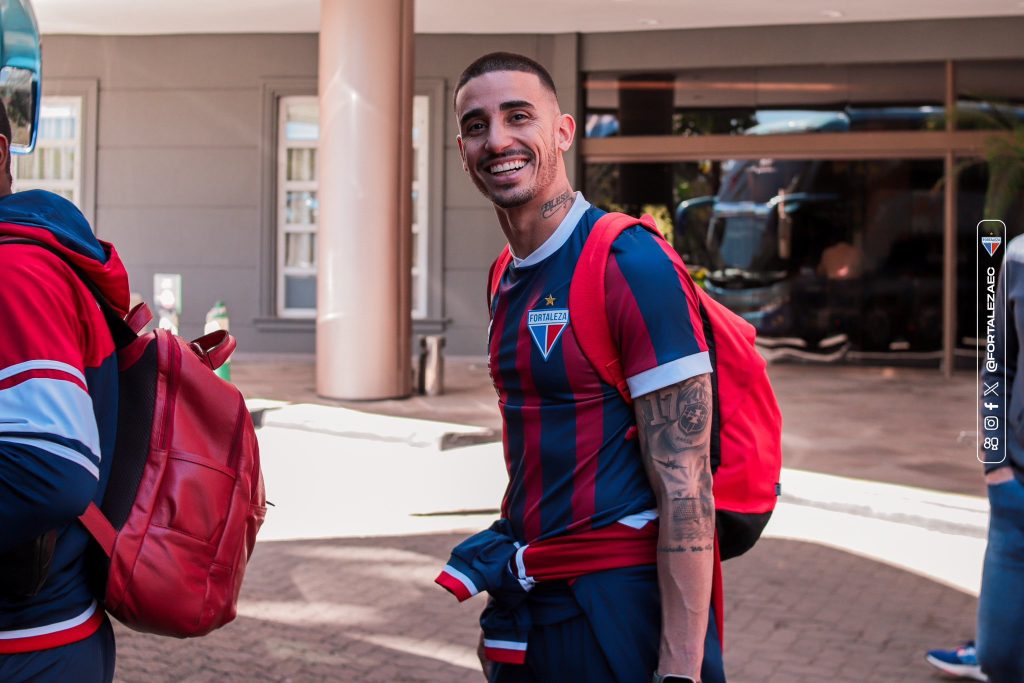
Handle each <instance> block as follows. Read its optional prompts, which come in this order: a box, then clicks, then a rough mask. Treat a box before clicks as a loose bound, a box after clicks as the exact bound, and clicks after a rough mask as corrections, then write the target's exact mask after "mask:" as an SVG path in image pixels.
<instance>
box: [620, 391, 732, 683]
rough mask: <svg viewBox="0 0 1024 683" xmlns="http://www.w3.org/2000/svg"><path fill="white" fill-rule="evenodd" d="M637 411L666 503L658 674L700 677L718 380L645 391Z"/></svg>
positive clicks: (661, 502)
mask: <svg viewBox="0 0 1024 683" xmlns="http://www.w3.org/2000/svg"><path fill="white" fill-rule="evenodd" d="M635 407H636V421H637V427H638V429H639V431H640V450H641V453H642V454H643V459H644V468H645V469H646V470H647V477H648V479H649V480H650V482H651V488H653V489H654V495H655V498H656V499H657V501H658V519H659V525H660V526H659V532H658V585H659V587H660V589H661V645H660V649H659V657H658V671H659V672H661V673H662V674H677V675H683V676H690V677H692V678H693V679H694V680H698V679H699V678H700V668H701V663H702V662H703V659H704V637H705V635H706V633H707V628H708V610H709V608H710V605H711V580H712V572H713V569H714V549H715V545H714V544H715V500H714V494H713V493H712V479H711V461H710V444H711V439H710V436H711V410H712V397H711V378H710V376H709V375H706V374H705V375H698V376H697V377H692V378H690V379H688V380H685V381H683V382H680V383H678V384H674V385H672V386H670V387H666V388H664V389H661V390H659V391H654V392H651V393H649V394H644V395H643V396H640V397H639V398H637V399H636V406H635Z"/></svg>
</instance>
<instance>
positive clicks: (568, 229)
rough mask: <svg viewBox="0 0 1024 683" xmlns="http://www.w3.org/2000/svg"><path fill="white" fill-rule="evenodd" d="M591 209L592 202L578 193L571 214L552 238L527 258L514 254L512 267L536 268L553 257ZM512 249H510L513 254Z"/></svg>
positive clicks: (563, 220)
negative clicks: (549, 257)
mask: <svg viewBox="0 0 1024 683" xmlns="http://www.w3.org/2000/svg"><path fill="white" fill-rule="evenodd" d="M589 208H590V202H588V201H587V200H586V199H584V197H583V193H582V192H577V193H576V199H575V201H573V203H572V206H571V207H570V208H569V213H567V214H565V218H563V219H562V222H561V223H559V224H558V228H556V229H555V231H554V232H553V233H551V236H550V237H548V238H547V239H546V240H544V244H542V245H540V246H539V247H537V249H536V251H534V252H533V253H532V254H530V255H529V256H527V257H526V258H522V259H521V258H518V257H517V256H516V255H515V254H512V265H514V266H515V267H516V268H529V267H530V266H535V265H537V264H538V263H540V262H541V261H543V260H544V259H546V258H547V257H548V256H551V255H552V254H554V253H555V252H556V251H558V250H559V249H560V248H561V246H562V245H563V244H565V241H566V240H568V239H569V235H571V234H572V231H573V230H575V229H576V224H577V223H579V222H580V219H581V218H583V214H585V213H586V212H587V209H589ZM511 250H512V247H511V246H510V247H509V251H510V252H511Z"/></svg>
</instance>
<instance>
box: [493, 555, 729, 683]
mask: <svg viewBox="0 0 1024 683" xmlns="http://www.w3.org/2000/svg"><path fill="white" fill-rule="evenodd" d="M539 588H541V586H538V587H537V588H535V589H534V590H537V589H539ZM531 613H532V616H533V621H534V626H533V628H532V629H531V630H530V635H529V642H528V645H527V650H526V663H525V664H523V665H514V664H494V665H493V667H492V671H491V678H490V682H491V683H568V682H570V681H572V682H575V681H586V683H650V680H651V674H652V673H653V672H654V670H655V668H657V665H658V643H659V639H660V637H661V606H660V601H659V597H658V583H657V570H656V569H655V568H654V567H653V566H646V567H629V568H626V569H616V570H612V571H607V572H600V573H597V574H589V575H587V576H583V577H580V578H579V579H577V580H576V581H575V582H573V584H572V586H571V587H565V588H564V589H562V590H548V591H545V592H543V593H539V594H538V595H537V596H536V597H534V596H531ZM701 681H702V683H725V670H724V667H723V663H722V648H721V644H720V643H719V642H718V630H717V628H716V627H715V617H714V614H713V613H712V615H711V619H710V623H709V624H708V629H707V633H706V635H705V639H704V666H703V667H702V669H701Z"/></svg>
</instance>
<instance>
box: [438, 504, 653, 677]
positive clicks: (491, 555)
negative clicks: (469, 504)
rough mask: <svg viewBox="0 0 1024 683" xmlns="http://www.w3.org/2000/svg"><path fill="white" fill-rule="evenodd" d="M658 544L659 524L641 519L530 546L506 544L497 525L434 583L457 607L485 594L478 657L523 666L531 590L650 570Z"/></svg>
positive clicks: (460, 552) (457, 554) (502, 524)
mask: <svg viewBox="0 0 1024 683" xmlns="http://www.w3.org/2000/svg"><path fill="white" fill-rule="evenodd" d="M657 542H658V524H657V522H655V521H653V520H652V519H651V516H650V515H647V514H641V515H637V516H635V517H632V518H626V519H623V520H620V521H619V522H618V523H616V524H611V525H609V526H606V527H603V528H601V529H598V530H591V531H583V532H580V533H576V534H571V535H567V536H556V537H553V538H549V539H547V540H544V541H538V542H536V543H529V544H522V543H519V542H517V541H516V540H515V539H513V538H512V536H511V529H510V526H509V523H508V520H505V519H501V520H498V521H497V522H495V523H494V524H492V525H491V527H490V528H489V529H486V530H484V531H481V532H480V533H477V534H474V535H473V536H470V537H469V538H467V539H466V540H465V541H463V542H462V543H460V544H459V545H457V546H456V547H455V548H454V549H453V550H452V554H451V557H450V558H449V559H448V563H447V564H446V565H445V566H444V569H442V570H441V573H440V574H439V575H438V577H437V578H436V579H434V582H435V583H437V584H438V585H439V586H441V587H442V588H444V589H445V590H447V591H448V592H449V593H451V594H452V595H454V596H455V597H456V598H458V600H459V602H463V601H464V600H468V599H469V598H471V597H473V596H474V595H476V594H477V593H480V592H481V591H486V592H487V593H488V594H489V595H490V597H491V600H490V603H489V604H488V606H487V608H486V609H485V610H484V613H483V614H482V615H481V616H480V626H481V628H482V629H483V632H484V654H485V655H486V657H487V658H488V659H489V660H491V661H492V662H505V663H508V664H522V663H523V662H524V661H526V646H527V641H528V637H529V633H530V627H531V625H532V621H531V618H530V610H529V608H528V607H527V605H526V598H527V596H528V594H529V592H530V590H531V589H532V588H533V587H534V586H535V585H536V584H537V583H538V582H543V581H572V580H573V579H575V578H577V577H580V576H583V575H585V574H591V573H594V572H601V571H606V570H609V569H620V568H623V567H635V566H639V565H645V564H654V562H655V550H656V547H657Z"/></svg>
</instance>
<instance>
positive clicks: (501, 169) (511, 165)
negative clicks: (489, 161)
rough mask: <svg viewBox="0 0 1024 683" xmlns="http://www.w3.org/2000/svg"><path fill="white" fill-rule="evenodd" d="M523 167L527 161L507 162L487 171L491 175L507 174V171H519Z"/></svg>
mask: <svg viewBox="0 0 1024 683" xmlns="http://www.w3.org/2000/svg"><path fill="white" fill-rule="evenodd" d="M523 166H526V162H525V161H506V162H505V163H503V164H495V165H494V166H491V167H490V168H489V169H487V170H488V171H490V172H491V173H505V172H506V171H518V170H519V169H521V168H522V167H523Z"/></svg>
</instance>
